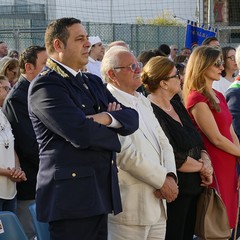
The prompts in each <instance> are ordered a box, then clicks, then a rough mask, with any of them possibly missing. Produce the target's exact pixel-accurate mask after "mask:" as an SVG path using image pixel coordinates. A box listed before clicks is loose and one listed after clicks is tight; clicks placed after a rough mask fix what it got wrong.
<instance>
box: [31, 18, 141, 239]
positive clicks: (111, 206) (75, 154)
mask: <svg viewBox="0 0 240 240" xmlns="http://www.w3.org/2000/svg"><path fill="white" fill-rule="evenodd" d="M45 46H46V49H47V53H48V55H49V57H50V58H49V59H48V61H47V64H46V68H45V69H44V70H43V71H42V72H41V73H40V76H39V77H38V78H37V79H35V80H34V81H33V82H32V83H31V85H30V88H29V98H28V103H29V113H30V118H31V120H32V123H33V128H34V130H35V133H36V137H37V141H38V143H39V157H40V165H39V172H38V177H37V195H36V209H37V217H38V220H40V221H43V222H49V229H50V234H51V238H52V239H53V240H66V239H69V240H79V239H81V240H85V239H86V240H106V239H107V214H108V213H110V212H114V213H115V214H117V213H119V212H121V210H122V208H121V199H120V194H119V186H118V179H117V167H116V160H115V153H116V152H119V151H120V150H121V145H120V142H119V139H118V134H120V135H128V134H132V133H133V132H134V131H135V130H136V129H137V128H138V114H137V112H136V111H135V110H133V109H131V108H127V107H125V106H122V105H120V104H119V103H118V102H117V101H116V99H115V98H114V97H113V96H112V95H111V94H110V92H109V91H108V90H107V89H106V88H105V86H104V85H103V83H102V81H101V79H100V78H98V77H97V76H95V75H92V74H83V73H81V71H80V70H81V69H83V68H84V67H85V65H86V64H87V62H88V49H89V47H90V42H89V41H88V36H87V33H86V31H85V29H84V27H83V26H82V25H81V21H80V20H78V19H75V18H62V19H58V20H56V21H53V22H52V23H50V24H49V25H48V27H47V29H46V33H45Z"/></svg>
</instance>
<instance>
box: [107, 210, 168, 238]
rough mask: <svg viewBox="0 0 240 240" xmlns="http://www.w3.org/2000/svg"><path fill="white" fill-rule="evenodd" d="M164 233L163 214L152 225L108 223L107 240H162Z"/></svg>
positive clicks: (164, 221)
mask: <svg viewBox="0 0 240 240" xmlns="http://www.w3.org/2000/svg"><path fill="white" fill-rule="evenodd" d="M162 212H163V211H162ZM165 233H166V218H165V214H164V213H163V214H161V216H160V218H159V221H158V222H157V223H156V224H154V225H146V226H139V225H122V224H116V223H112V222H108V240H153V239H154V240H156V239H157V240H164V239H165Z"/></svg>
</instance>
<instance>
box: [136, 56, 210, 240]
mask: <svg viewBox="0 0 240 240" xmlns="http://www.w3.org/2000/svg"><path fill="white" fill-rule="evenodd" d="M141 78H142V82H143V84H144V86H145V87H146V89H147V90H148V91H149V92H150V94H149V95H148V99H149V100H150V101H151V103H152V107H153V111H154V114H155V116H156V118H157V119H158V121H159V123H160V125H161V127H162V129H163V131H164V132H165V134H166V136H167V137H168V139H169V142H170V144H171V145H172V147H173V150H174V155H175V161H176V167H177V174H178V186H179V195H178V197H177V198H176V200H175V201H173V202H171V203H168V205H167V215H168V219H167V229H166V238H165V239H167V240H175V239H176V240H192V239H193V234H194V226H195V218H196V201H197V197H198V195H199V194H200V193H201V191H202V187H201V185H208V184H210V183H211V182H212V167H211V163H210V161H209V160H208V155H207V154H206V152H205V151H202V150H203V143H202V139H201V136H200V134H199V133H198V131H197V129H196V128H195V126H194V125H193V123H192V121H191V118H190V117H189V115H188V113H187V111H186V109H185V108H184V106H183V105H182V103H181V101H179V100H174V99H172V98H173V96H174V95H176V94H177V93H178V92H180V91H181V81H180V76H179V72H178V70H177V68H176V67H175V64H174V63H173V62H172V61H171V60H170V59H168V58H166V57H154V58H151V59H150V60H149V62H148V63H147V64H146V65H145V66H144V68H143V71H142V75H141Z"/></svg>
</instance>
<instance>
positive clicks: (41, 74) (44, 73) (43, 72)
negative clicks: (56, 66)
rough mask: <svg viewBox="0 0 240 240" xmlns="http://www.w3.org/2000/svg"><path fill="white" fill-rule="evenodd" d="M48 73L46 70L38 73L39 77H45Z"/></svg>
mask: <svg viewBox="0 0 240 240" xmlns="http://www.w3.org/2000/svg"><path fill="white" fill-rule="evenodd" d="M49 72H50V69H46V70H44V71H42V72H41V73H40V76H45V75H47V74H48V73H49Z"/></svg>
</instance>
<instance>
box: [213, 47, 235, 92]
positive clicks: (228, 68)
mask: <svg viewBox="0 0 240 240" xmlns="http://www.w3.org/2000/svg"><path fill="white" fill-rule="evenodd" d="M235 54H236V49H235V48H233V47H223V48H222V55H223V62H224V64H223V67H224V70H223V71H222V73H221V77H220V80H217V81H214V82H213V88H214V89H216V90H217V91H219V92H221V93H222V94H223V95H224V94H225V92H226V91H227V89H228V88H229V86H230V85H231V83H232V82H233V81H234V79H235V73H236V71H237V70H238V67H237V63H236V59H235Z"/></svg>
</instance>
